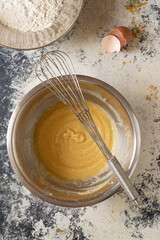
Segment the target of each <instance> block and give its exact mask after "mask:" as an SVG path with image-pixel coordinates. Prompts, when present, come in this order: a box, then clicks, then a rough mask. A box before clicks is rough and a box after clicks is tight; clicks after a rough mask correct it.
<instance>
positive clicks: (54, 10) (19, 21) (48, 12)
mask: <svg viewBox="0 0 160 240" xmlns="http://www.w3.org/2000/svg"><path fill="white" fill-rule="evenodd" d="M62 7H63V0H7V1H6V0H1V1H0V22H1V23H2V24H3V25H6V26H7V27H11V28H14V29H17V30H20V31H24V32H27V31H34V32H36V31H39V30H43V29H44V28H47V27H50V26H51V25H52V24H53V22H54V21H55V19H56V18H57V17H58V15H59V14H60V11H61V9H62Z"/></svg>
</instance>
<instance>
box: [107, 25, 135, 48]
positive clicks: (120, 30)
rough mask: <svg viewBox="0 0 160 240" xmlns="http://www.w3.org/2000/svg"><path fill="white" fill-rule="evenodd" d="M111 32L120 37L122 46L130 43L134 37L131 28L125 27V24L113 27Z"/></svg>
mask: <svg viewBox="0 0 160 240" xmlns="http://www.w3.org/2000/svg"><path fill="white" fill-rule="evenodd" d="M109 34H110V35H113V36H115V37H117V38H118V39H119V41H120V43H121V47H123V46H125V45H126V44H128V43H129V41H130V40H131V37H132V32H131V30H130V29H129V28H127V27H123V26H120V27H115V28H113V29H112V30H111V31H110V33H109Z"/></svg>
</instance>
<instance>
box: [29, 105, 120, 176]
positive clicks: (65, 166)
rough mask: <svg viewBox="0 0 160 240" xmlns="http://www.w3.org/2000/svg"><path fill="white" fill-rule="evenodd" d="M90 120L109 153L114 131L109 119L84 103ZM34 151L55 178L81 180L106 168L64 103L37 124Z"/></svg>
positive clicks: (50, 110)
mask: <svg viewBox="0 0 160 240" xmlns="http://www.w3.org/2000/svg"><path fill="white" fill-rule="evenodd" d="M87 105H88V107H89V110H90V112H91V115H92V117H93V120H94V122H95V124H96V126H97V128H98V130H99V132H100V134H101V136H102V138H103V139H104V141H105V143H106V144H107V146H108V147H109V149H110V150H111V151H113V148H114V144H113V143H115V136H116V129H115V126H114V124H113V122H112V121H111V119H110V117H109V115H107V113H106V112H105V111H104V110H103V109H102V108H101V107H99V106H98V105H97V104H95V103H92V102H87ZM34 147H35V150H36V153H37V156H38V159H39V161H40V162H42V163H43V164H44V166H45V167H46V168H47V169H48V171H49V172H50V173H51V174H52V175H53V176H56V177H60V178H62V179H66V180H84V179H88V178H90V177H92V176H95V175H97V174H98V173H100V172H101V171H103V170H104V169H105V168H106V165H107V160H106V158H105V157H104V156H103V154H102V153H101V151H100V150H99V148H98V146H97V145H96V143H95V142H94V141H93V139H92V138H91V137H90V135H89V134H88V133H87V131H86V130H85V129H84V127H83V126H82V124H81V123H80V122H79V120H78V119H77V118H76V117H75V116H74V114H73V113H72V112H71V111H70V110H69V108H68V107H67V106H65V105H64V104H63V103H57V104H56V105H54V106H53V107H50V108H49V109H48V110H47V111H46V112H44V113H43V114H42V116H41V117H40V119H39V121H38V123H37V124H36V128H35V134H34Z"/></svg>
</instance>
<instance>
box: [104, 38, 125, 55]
mask: <svg viewBox="0 0 160 240" xmlns="http://www.w3.org/2000/svg"><path fill="white" fill-rule="evenodd" d="M102 47H103V48H104V50H105V51H106V52H107V53H113V52H116V53H118V52H119V51H120V49H121V43H120V41H119V40H118V38H117V37H115V36H113V35H108V36H106V37H104V38H103V39H102Z"/></svg>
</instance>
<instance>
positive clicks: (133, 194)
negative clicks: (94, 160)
mask: <svg viewBox="0 0 160 240" xmlns="http://www.w3.org/2000/svg"><path fill="white" fill-rule="evenodd" d="M108 164H109V166H110V168H111V169H112V170H113V172H114V174H115V176H116V177H117V178H118V181H119V183H120V185H121V187H122V188H123V189H124V190H125V192H126V193H127V195H128V197H129V198H131V199H132V200H133V201H134V202H135V203H136V204H137V205H138V206H139V205H140V201H139V194H138V192H137V190H136V189H135V188H134V186H133V185H132V183H131V181H130V179H129V178H128V177H127V175H126V173H125V171H124V170H123V168H122V166H121V165H120V163H119V162H118V160H117V158H116V157H115V156H113V157H111V158H110V159H109V160H108Z"/></svg>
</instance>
